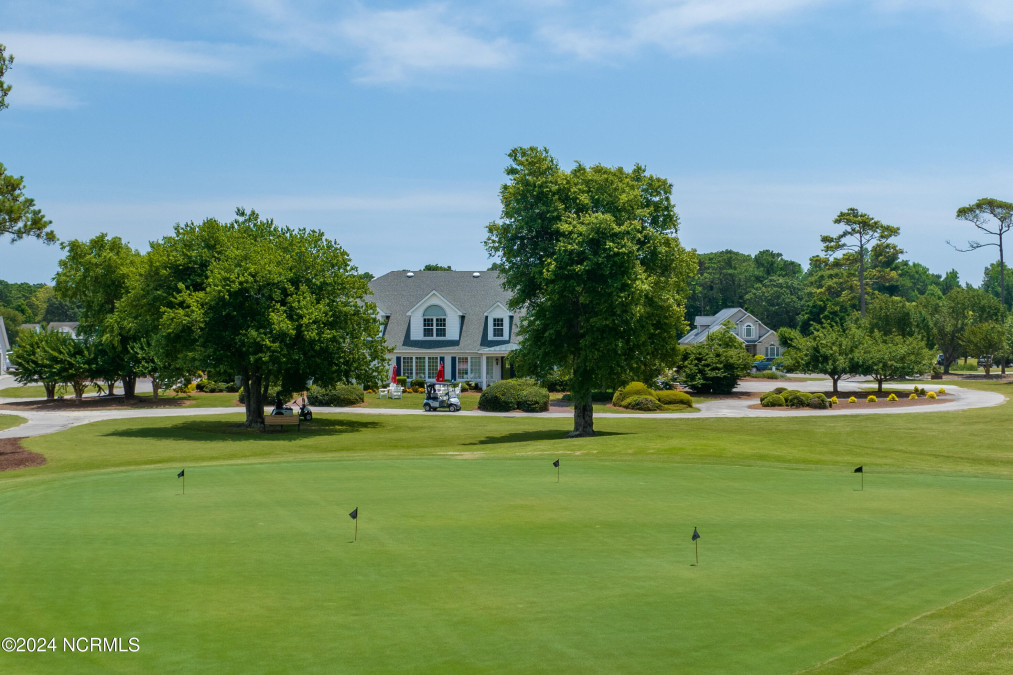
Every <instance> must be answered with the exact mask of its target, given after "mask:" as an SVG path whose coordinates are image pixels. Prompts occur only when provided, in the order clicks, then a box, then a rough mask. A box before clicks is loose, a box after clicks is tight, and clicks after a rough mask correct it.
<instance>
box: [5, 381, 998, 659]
mask: <svg viewBox="0 0 1013 675" xmlns="http://www.w3.org/2000/svg"><path fill="white" fill-rule="evenodd" d="M944 384H945V383H944ZM953 384H959V385H961V386H966V384H967V383H963V382H959V383H953ZM974 386H975V388H983V389H990V390H993V391H1001V392H1003V393H1007V394H1008V393H1009V392H1011V391H1013V386H1011V385H1008V384H998V383H980V384H979V383H975V384H974ZM1008 416H1009V406H1008V405H1004V406H999V407H997V408H990V409H981V410H969V411H964V412H959V413H918V414H898V415H888V416H868V417H847V418H844V417H837V418H832V417H810V418H802V419H799V418H760V419H756V418H749V419H701V418H694V417H693V416H684V417H680V418H679V419H672V420H666V419H658V418H652V417H649V416H644V417H638V418H635V419H628V418H621V419H620V418H616V419H603V418H602V419H598V420H596V424H595V426H596V428H597V429H598V430H599V432H601V434H600V435H599V436H597V437H595V438H590V439H571V440H567V439H565V438H563V437H564V436H565V433H566V432H567V431H568V430H569V428H570V426H571V423H570V421H569V420H566V419H549V418H544V417H537V416H532V417H523V418H476V417H463V416H453V415H432V416H410V417H396V416H381V415H377V416H362V415H321V416H319V418H318V419H316V420H314V422H313V423H312V424H311V425H306V426H304V427H303V428H304V431H303V432H302V433H298V434H297V433H295V432H292V431H288V432H286V433H284V434H272V435H264V434H260V433H257V432H249V431H246V430H242V429H241V428H239V427H238V426H237V425H238V422H239V421H240V420H241V419H242V416H241V414H238V413H237V414H234V415H227V416H214V417H211V418H192V419H185V418H176V419H172V418H162V419H138V420H129V421H125V420H120V421H110V422H102V423H96V424H91V425H87V426H83V427H77V428H74V429H71V430H68V431H66V432H62V433H60V434H55V435H52V436H46V437H39V438H34V439H30V440H28V441H27V442H26V446H27V447H28V448H29V449H31V450H34V451H36V452H42V453H44V454H45V455H46V457H47V459H48V460H49V463H48V464H47V465H45V466H42V467H36V468H32V469H26V470H22V471H17V472H10V473H5V474H0V513H3V514H4V521H3V522H4V526H3V527H2V528H0V551H2V552H3V554H2V555H0V576H2V578H3V579H4V580H5V583H4V584H0V625H2V626H5V627H6V628H5V631H6V633H7V634H11V635H23V636H26V637H27V636H31V635H54V636H74V635H79V634H81V635H99V636H107V637H117V636H122V637H123V638H124V639H126V638H128V637H137V638H138V639H139V641H140V645H141V651H140V652H138V653H136V654H130V653H127V654H100V653H92V654H62V653H60V654H0V668H2V669H3V670H5V671H10V672H23V671H28V672H33V671H42V672H66V671H68V670H73V671H74V672H82V671H84V672H87V671H100V670H110V669H112V670H120V671H137V670H148V671H155V672H163V671H179V670H183V671H190V670H195V671H216V672H219V671H232V672H247V671H257V672H260V671H300V672H301V671H311V672H342V671H362V670H371V671H381V672H391V671H402V670H416V671H422V672H436V671H439V672H443V671H475V670H486V671H502V670H511V671H519V672H548V671H551V672H575V671H622V672H715V673H717V672H722V673H724V672H749V673H786V672H794V671H797V670H800V669H805V668H810V667H815V668H816V671H815V672H854V671H855V670H857V669H860V668H868V669H869V672H883V673H887V672H889V673H894V672H970V671H980V672H1008V671H1010V669H1011V668H1013V655H1011V652H1010V650H1009V649H1008V644H1009V636H1008V631H1006V630H1005V627H1006V626H1008V625H1009V622H1010V620H1011V618H1013V593H1011V590H1013V589H1011V588H1010V585H1009V584H1003V582H1005V581H1006V580H1008V579H1010V578H1011V577H1013V563H1010V558H1009V551H1010V550H1013V530H1011V529H1010V528H1009V527H1008V523H1009V522H1010V520H1011V518H1013V490H1011V489H1010V488H1011V482H1010V479H1011V478H1013V434H1011V433H1010V428H1009V427H1010V424H1009V421H1008ZM556 458H559V459H560V462H561V471H560V476H561V480H560V482H559V483H558V484H557V483H556V472H555V469H553V467H552V464H551V462H552V460H554V459H556ZM858 464H864V466H865V470H866V472H867V473H866V474H865V490H864V491H861V492H859V491H857V488H858V486H859V476H856V475H854V474H853V473H852V472H851V470H852V469H853V468H854V467H855V466H857V465H858ZM183 467H186V494H185V495H183V494H181V493H182V491H183V490H182V488H183V481H182V480H180V479H177V478H176V473H177V472H178V471H179V469H181V468H183ZM355 507H358V508H359V515H360V520H359V523H358V525H359V527H358V541H357V542H356V543H350V542H351V539H352V533H353V528H354V525H355V524H354V523H353V521H352V520H351V519H349V518H348V516H347V513H348V512H350V511H351V510H352V509H353V508H355ZM694 526H697V527H699V529H700V533H701V535H702V539H701V540H700V542H699V543H700V566H699V567H697V566H693V565H691V563H693V562H694V558H693V545H692V543H691V542H690V534H691V533H692V531H693V527H694ZM10 580H16V582H14V583H11V581H10ZM837 657H840V658H837ZM820 664H822V665H820Z"/></svg>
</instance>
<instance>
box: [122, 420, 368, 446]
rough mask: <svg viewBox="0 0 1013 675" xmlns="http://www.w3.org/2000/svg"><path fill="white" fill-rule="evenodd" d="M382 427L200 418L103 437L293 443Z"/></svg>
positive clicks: (361, 423)
mask: <svg viewBox="0 0 1013 675" xmlns="http://www.w3.org/2000/svg"><path fill="white" fill-rule="evenodd" d="M379 426H380V424H379V423H378V422H373V421H370V420H363V419H320V418H318V419H315V420H313V421H312V422H303V423H302V425H301V426H300V429H299V430H298V431H297V430H296V429H293V428H289V427H279V430H271V431H268V432H266V433H265V432H263V431H261V430H260V429H247V428H246V427H244V426H243V425H241V424H236V423H235V422H223V421H221V420H200V419H197V420H186V421H184V422H176V423H175V424H167V425H160V426H155V427H143V426H141V427H131V428H128V429H117V430H115V431H110V432H108V433H106V434H103V436H116V437H120V438H146V439H157V440H175V441H198V442H200V441H206V442H211V443H221V442H222V441H226V440H235V441H247V442H258V441H282V442H286V443H293V442H297V441H299V440H300V439H303V438H306V439H308V438H320V437H322V436H331V435H334V434H347V433H355V432H360V431H366V430H369V429H373V428H376V427H379Z"/></svg>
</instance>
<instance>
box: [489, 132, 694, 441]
mask: <svg viewBox="0 0 1013 675" xmlns="http://www.w3.org/2000/svg"><path fill="white" fill-rule="evenodd" d="M509 157H510V160H511V164H510V165H509V166H508V167H507V169H506V174H507V177H508V179H509V180H508V182H507V183H505V184H504V185H503V186H502V188H501V190H500V197H501V200H502V204H503V211H502V216H501V219H500V220H499V221H498V222H494V223H491V224H490V225H489V228H488V231H489V236H488V238H487V239H486V248H487V250H488V251H489V253H490V255H491V256H492V257H494V258H497V259H498V261H499V264H500V272H501V274H503V277H504V286H505V287H506V288H507V289H509V290H510V292H511V293H512V299H511V306H512V307H513V308H514V309H518V310H520V309H523V310H525V312H526V315H525V317H524V319H523V321H521V323H520V329H519V335H520V339H521V348H520V355H519V358H520V359H521V360H522V361H523V363H524V367H525V368H526V370H527V371H528V372H531V373H532V374H534V375H535V376H537V377H547V376H548V375H549V374H551V373H560V372H561V373H563V374H564V375H566V376H568V377H569V380H570V394H571V398H572V399H573V403H574V413H573V431H572V432H571V434H570V435H571V436H590V435H593V434H594V419H593V409H592V405H591V391H592V390H594V389H598V388H602V389H604V388H614V387H617V386H620V385H622V384H624V383H625V382H628V381H630V380H631V379H635V378H642V377H644V376H647V375H650V376H654V375H657V373H658V372H660V371H661V370H662V369H663V368H665V367H666V366H671V365H673V364H674V362H675V360H676V357H677V351H678V350H677V344H676V339H675V338H676V336H678V335H680V334H681V333H682V332H683V330H684V327H685V322H684V307H685V304H684V303H685V297H686V293H687V281H688V279H689V278H690V276H691V275H692V273H693V270H694V267H695V260H694V256H693V254H692V253H691V252H688V251H686V250H685V249H683V248H682V246H681V245H680V244H679V240H678V239H677V238H676V231H677V228H678V224H679V220H678V217H677V216H676V213H675V209H674V207H673V205H672V198H671V192H672V186H671V183H669V182H668V181H667V180H665V179H663V178H659V177H657V176H653V175H651V174H649V173H647V171H646V169H644V167H642V166H640V165H636V166H634V167H633V169H632V170H629V171H627V170H626V169H623V168H622V167H606V166H602V165H594V166H585V165H584V164H581V163H577V164H576V165H575V166H574V168H573V169H572V170H570V171H565V170H563V169H561V168H560V167H559V163H558V162H557V161H556V159H555V158H554V157H552V155H551V154H550V153H549V151H548V150H547V149H545V148H535V147H527V148H515V149H513V150H511V151H510V153H509Z"/></svg>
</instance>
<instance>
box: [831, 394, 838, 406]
mask: <svg viewBox="0 0 1013 675" xmlns="http://www.w3.org/2000/svg"><path fill="white" fill-rule="evenodd" d="M830 402H831V403H833V404H834V405H837V404H838V400H837V397H836V396H831V397H830Z"/></svg>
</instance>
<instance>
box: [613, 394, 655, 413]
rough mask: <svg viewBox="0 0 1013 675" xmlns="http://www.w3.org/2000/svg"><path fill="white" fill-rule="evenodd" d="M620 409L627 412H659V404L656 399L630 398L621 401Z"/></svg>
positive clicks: (644, 397) (647, 397) (646, 397)
mask: <svg viewBox="0 0 1013 675" xmlns="http://www.w3.org/2000/svg"><path fill="white" fill-rule="evenodd" d="M622 407H623V408H626V409H627V410H642V411H651V410H661V404H660V403H658V399H656V398H653V397H651V396H631V397H630V398H628V399H626V400H625V401H623V404H622Z"/></svg>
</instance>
